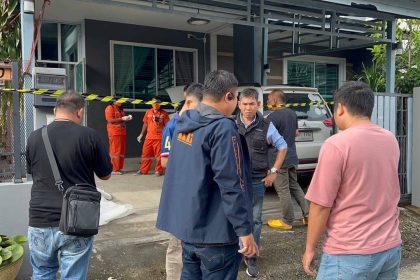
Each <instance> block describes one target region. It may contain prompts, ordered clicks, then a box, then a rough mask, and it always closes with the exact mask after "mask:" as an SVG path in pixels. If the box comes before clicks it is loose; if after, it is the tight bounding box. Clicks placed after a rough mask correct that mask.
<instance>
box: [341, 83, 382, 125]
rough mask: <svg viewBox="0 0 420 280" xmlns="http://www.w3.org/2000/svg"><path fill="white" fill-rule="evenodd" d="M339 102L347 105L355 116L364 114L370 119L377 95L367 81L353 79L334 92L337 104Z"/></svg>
mask: <svg viewBox="0 0 420 280" xmlns="http://www.w3.org/2000/svg"><path fill="white" fill-rule="evenodd" d="M338 103H340V104H341V105H344V106H346V108H347V110H348V111H349V113H350V114H352V115H353V116H363V117H368V118H369V119H370V117H371V116H372V111H373V107H374V106H375V96H374V95H373V92H372V89H371V88H370V87H369V86H368V85H367V84H366V83H364V82H360V81H351V82H346V83H344V84H343V85H342V86H341V87H340V88H339V89H337V91H336V92H335V93H334V104H335V106H337V105H338Z"/></svg>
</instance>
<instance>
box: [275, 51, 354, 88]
mask: <svg viewBox="0 0 420 280" xmlns="http://www.w3.org/2000/svg"><path fill="white" fill-rule="evenodd" d="M289 61H297V62H312V63H324V64H337V65H338V87H340V86H342V85H343V83H344V82H345V81H346V65H347V61H346V58H343V57H330V56H316V55H303V56H296V57H287V58H284V59H283V81H284V83H285V84H287V83H288V67H289ZM314 73H315V70H314ZM314 81H315V77H314Z"/></svg>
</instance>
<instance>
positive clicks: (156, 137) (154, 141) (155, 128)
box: [140, 109, 169, 175]
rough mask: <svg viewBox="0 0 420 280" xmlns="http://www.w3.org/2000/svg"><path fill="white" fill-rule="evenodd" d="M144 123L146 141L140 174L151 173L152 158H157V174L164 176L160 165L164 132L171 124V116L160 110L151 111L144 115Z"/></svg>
mask: <svg viewBox="0 0 420 280" xmlns="http://www.w3.org/2000/svg"><path fill="white" fill-rule="evenodd" d="M143 122H144V123H146V124H147V133H146V139H145V140H144V144H143V152H142V155H141V157H142V161H141V165H140V173H141V174H147V173H149V170H150V167H151V165H152V160H151V158H153V157H154V158H156V167H155V172H159V174H161V175H162V174H163V168H162V165H161V164H160V150H161V145H162V132H163V128H164V127H165V125H166V124H167V123H168V122H169V115H168V113H167V112H166V111H164V110H162V109H159V110H158V111H157V112H154V110H153V109H149V110H147V111H146V114H144V118H143Z"/></svg>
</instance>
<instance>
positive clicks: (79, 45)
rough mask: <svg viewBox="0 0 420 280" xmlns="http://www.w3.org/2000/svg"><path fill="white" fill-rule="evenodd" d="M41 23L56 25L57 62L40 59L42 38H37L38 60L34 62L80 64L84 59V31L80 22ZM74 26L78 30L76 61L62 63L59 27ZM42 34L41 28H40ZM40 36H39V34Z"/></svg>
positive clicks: (63, 62)
mask: <svg viewBox="0 0 420 280" xmlns="http://www.w3.org/2000/svg"><path fill="white" fill-rule="evenodd" d="M42 23H50V24H56V25H57V48H58V60H46V59H42V55H41V40H42V38H41V37H42V36H39V39H38V44H37V56H38V59H37V60H36V61H38V62H42V63H53V64H73V65H76V64H78V63H80V62H81V61H82V60H83V59H84V57H85V48H84V47H85V41H84V38H85V29H84V23H80V22H56V21H43V22H42ZM62 24H65V25H76V26H78V28H79V32H78V37H77V61H75V62H74V61H64V60H62V46H61V25H62ZM41 33H42V28H41ZM40 35H41V34H40Z"/></svg>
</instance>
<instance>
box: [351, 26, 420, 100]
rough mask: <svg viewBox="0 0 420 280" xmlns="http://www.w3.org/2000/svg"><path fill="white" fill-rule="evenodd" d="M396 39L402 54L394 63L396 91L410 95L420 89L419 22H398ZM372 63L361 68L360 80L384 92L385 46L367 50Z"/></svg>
mask: <svg viewBox="0 0 420 280" xmlns="http://www.w3.org/2000/svg"><path fill="white" fill-rule="evenodd" d="M396 39H397V41H398V42H402V48H403V49H402V54H401V55H397V57H396V61H395V68H396V73H395V85H396V91H397V92H401V93H412V92H413V88H414V87H420V20H415V19H410V20H399V21H398V25H397V34H396ZM369 50H370V51H371V53H372V55H373V62H372V64H371V65H370V66H369V67H365V66H364V67H363V71H362V75H361V76H360V77H359V79H360V80H363V81H365V82H367V83H368V84H369V85H370V86H371V87H372V88H373V89H374V88H376V89H377V90H378V91H384V90H385V76H386V73H385V69H386V45H376V46H373V47H372V48H370V49H369Z"/></svg>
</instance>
